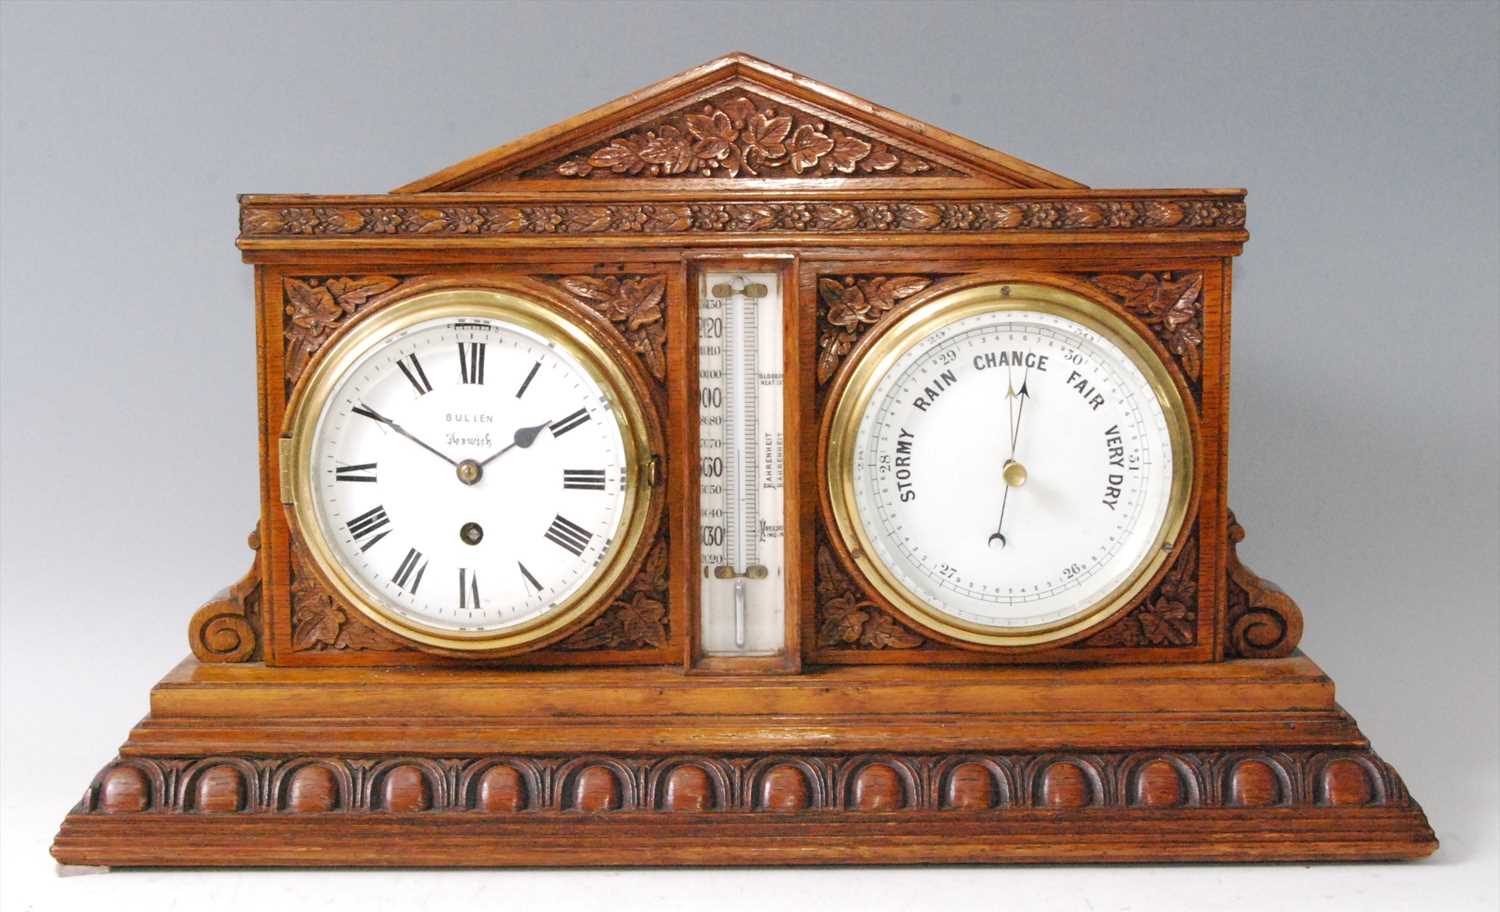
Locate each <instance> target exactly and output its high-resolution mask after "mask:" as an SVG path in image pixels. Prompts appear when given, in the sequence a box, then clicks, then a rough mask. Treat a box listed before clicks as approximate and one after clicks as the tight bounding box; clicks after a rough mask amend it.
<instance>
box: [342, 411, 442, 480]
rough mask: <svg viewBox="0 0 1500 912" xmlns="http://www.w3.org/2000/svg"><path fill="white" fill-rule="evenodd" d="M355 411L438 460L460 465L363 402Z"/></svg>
mask: <svg viewBox="0 0 1500 912" xmlns="http://www.w3.org/2000/svg"><path fill="white" fill-rule="evenodd" d="M354 411H355V412H357V413H359V414H361V415H364V416H365V417H366V418H371V419H374V420H375V421H379V422H380V423H381V424H383V425H385V426H386V427H388V428H390V429H391V430H393V431H395V432H396V433H398V434H400V435H401V436H402V437H405V438H406V439H407V440H410V441H411V442H412V443H415V444H416V445H417V446H419V447H421V448H422V449H424V450H426V451H427V452H429V453H431V454H432V455H434V456H436V457H437V458H439V459H441V460H442V461H444V462H446V463H448V464H449V465H451V466H456V465H458V463H457V462H456V461H454V459H453V458H452V457H451V456H449V455H448V454H446V453H444V452H443V451H442V450H438V449H435V448H433V447H431V446H428V445H427V444H426V443H423V442H422V441H421V440H420V439H418V438H417V436H416V435H415V434H413V433H412V432H411V431H408V430H407V429H406V428H404V427H402V426H401V425H399V424H397V423H396V422H394V421H392V420H391V419H389V418H387V417H385V416H384V415H382V414H380V413H379V412H377V411H375V410H374V409H372V408H370V407H369V406H368V405H366V404H364V403H363V402H361V403H360V404H359V405H356V406H355V407H354Z"/></svg>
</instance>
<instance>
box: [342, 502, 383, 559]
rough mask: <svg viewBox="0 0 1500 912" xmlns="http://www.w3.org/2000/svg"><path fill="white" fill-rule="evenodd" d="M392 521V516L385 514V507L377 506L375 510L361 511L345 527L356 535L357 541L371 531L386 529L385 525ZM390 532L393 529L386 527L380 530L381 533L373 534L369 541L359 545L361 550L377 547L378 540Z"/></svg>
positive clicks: (351, 533)
mask: <svg viewBox="0 0 1500 912" xmlns="http://www.w3.org/2000/svg"><path fill="white" fill-rule="evenodd" d="M390 523H391V518H390V517H389V516H386V515H385V507H376V508H375V509H373V510H369V511H367V512H365V513H361V514H359V515H358V516H356V517H354V518H353V519H351V520H349V522H348V523H347V524H346V526H345V528H347V529H348V530H349V534H350V535H352V536H354V540H355V541H359V540H360V539H363V538H364V537H365V536H367V535H371V533H374V532H376V531H377V530H380V529H385V527H386V526H388V525H390ZM389 534H391V530H390V529H385V531H383V532H380V534H379V535H371V538H370V539H369V540H368V541H366V542H364V544H362V545H360V546H359V550H361V551H368V550H370V549H371V548H373V547H375V543H376V542H378V541H380V540H381V539H382V538H385V537H386V536H387V535H389Z"/></svg>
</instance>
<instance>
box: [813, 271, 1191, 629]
mask: <svg viewBox="0 0 1500 912" xmlns="http://www.w3.org/2000/svg"><path fill="white" fill-rule="evenodd" d="M1187 429H1188V425H1187V419H1186V413H1185V410H1184V405H1183V400H1182V398H1181V396H1180V394H1179V393H1178V390H1177V387H1176V385H1175V383H1174V382H1173V380H1172V378H1171V375H1170V374H1169V373H1168V371H1167V370H1166V368H1165V367H1164V365H1163V364H1162V363H1161V361H1160V360H1159V359H1158V358H1157V357H1156V355H1155V354H1154V352H1153V351H1152V349H1151V348H1150V347H1149V346H1148V345H1146V344H1145V343H1144V342H1143V340H1142V339H1141V338H1140V337H1139V336H1138V335H1137V334H1136V333H1135V331H1134V330H1133V329H1132V328H1130V326H1129V325H1128V324H1126V323H1125V322H1124V321H1123V320H1121V319H1120V318H1118V317H1116V316H1114V315H1113V314H1111V313H1110V312H1109V311H1108V310H1107V309H1106V308H1104V307H1103V306H1101V305H1099V304H1096V303H1094V302H1091V301H1089V300H1087V299H1085V298H1082V297H1080V296H1078V295H1074V294H1071V293H1068V292H1064V291H1062V290H1060V289H1055V288H1045V287H1040V286H1027V285H1019V284H1017V285H1006V286H1000V285H993V286H985V287H980V288H973V289H968V290H966V291H961V292H957V293H955V294H953V295H950V296H948V297H945V298H940V299H937V300H935V301H933V302H931V303H929V304H928V305H925V306H923V307H921V308H918V309H917V310H915V311H913V312H912V313H910V314H908V315H907V316H906V317H905V318H903V319H902V320H901V321H900V322H899V323H898V324H897V325H895V326H893V327H892V328H891V329H890V330H889V331H888V332H886V333H885V334H884V335H883V336H882V337H881V338H880V339H879V340H877V342H876V344H875V345H874V346H873V347H872V349H871V350H869V351H867V352H866V353H865V354H864V356H863V358H862V359H861V361H860V363H859V365H858V367H857V368H856V369H855V371H854V373H853V374H852V375H851V377H850V380H849V382H848V384H847V385H846V387H845V391H844V393H843V395H842V396H841V398H840V400H839V404H838V406H837V408H836V410H835V414H834V417H833V421H832V425H831V429H830V438H829V473H830V474H829V480H830V501H831V504H832V506H833V510H834V514H835V520H836V523H837V525H838V526H839V530H840V532H841V533H842V534H843V536H844V539H845V542H846V544H848V546H849V550H850V553H851V554H852V555H853V556H854V557H855V560H856V562H857V563H858V564H860V565H861V568H862V569H863V570H865V572H866V576H867V577H868V578H869V579H870V580H871V582H872V583H874V584H875V586H876V587H877V588H878V589H880V590H881V591H882V592H883V593H884V594H886V595H887V596H888V597H889V598H890V599H891V601H892V603H893V604H894V605H895V606H896V607H897V608H898V609H900V610H902V611H903V612H905V613H906V614H907V615H909V616H910V617H911V618H912V619H913V620H915V621H917V622H918V623H920V624H922V625H924V626H926V627H929V628H931V629H935V630H937V631H939V632H940V633H943V634H946V635H948V636H949V637H952V638H955V639H959V640H963V641H968V642H974V643H980V644H985V645H993V646H1007V645H1011V646H1014V645H1030V644H1035V643H1045V642H1053V641H1056V640H1058V639H1062V638H1065V637H1068V636H1070V635H1072V634H1074V633H1077V632H1079V631H1081V630H1084V629H1086V628H1088V627H1090V626H1092V625H1094V624H1096V623H1098V622H1101V621H1103V620H1104V619H1105V618H1107V617H1108V616H1110V615H1112V614H1113V613H1114V612H1116V611H1117V610H1119V609H1120V608H1123V607H1124V606H1125V605H1126V604H1127V603H1128V602H1129V601H1130V599H1131V598H1132V597H1133V596H1135V595H1137V594H1138V593H1139V591H1140V589H1141V587H1143V586H1144V585H1145V583H1146V582H1148V581H1149V578H1150V577H1151V575H1152V574H1153V573H1154V571H1155V570H1157V569H1158V568H1159V567H1160V566H1161V564H1162V563H1163V562H1164V561H1165V559H1166V557H1167V555H1168V554H1169V553H1170V552H1171V550H1172V549H1173V547H1174V545H1175V543H1176V539H1177V537H1178V535H1179V534H1180V532H1181V529H1182V524H1183V519H1184V516H1185V515H1186V511H1187V504H1188V497H1189V493H1190V488H1191V465H1192V453H1191V438H1190V435H1189V433H1188V430H1187Z"/></svg>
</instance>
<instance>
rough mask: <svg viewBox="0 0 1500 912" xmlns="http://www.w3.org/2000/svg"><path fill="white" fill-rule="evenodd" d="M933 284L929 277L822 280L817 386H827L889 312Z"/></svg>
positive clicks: (819, 292) (819, 294)
mask: <svg viewBox="0 0 1500 912" xmlns="http://www.w3.org/2000/svg"><path fill="white" fill-rule="evenodd" d="M931 284H932V277H931V276H916V275H905V276H866V277H855V276H842V277H840V276H822V277H820V278H819V279H818V300H819V301H820V302H821V303H822V311H823V313H822V318H823V326H822V327H821V329H822V331H821V332H820V333H819V336H818V383H819V384H823V383H827V382H828V381H829V380H830V379H832V378H833V375H834V374H835V373H836V372H837V371H838V368H839V365H840V364H841V363H843V360H844V356H845V355H847V354H849V351H850V350H851V349H852V348H854V343H856V342H858V341H859V337H860V336H861V335H862V334H863V333H864V331H865V330H866V329H868V328H869V327H871V326H873V325H874V324H876V323H878V322H879V321H880V318H881V317H883V316H885V315H886V313H888V312H889V311H890V310H891V308H893V307H895V306H896V305H897V304H899V303H900V302H901V301H903V300H904V299H906V298H909V297H911V296H912V295H914V294H916V293H917V292H919V291H921V290H922V289H924V288H926V287H927V286H928V285H931Z"/></svg>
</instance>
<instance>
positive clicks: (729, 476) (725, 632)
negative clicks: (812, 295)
mask: <svg viewBox="0 0 1500 912" xmlns="http://www.w3.org/2000/svg"><path fill="white" fill-rule="evenodd" d="M783 386H784V381H783V364H782V286H781V275H780V274H779V273H771V272H766V273H758V272H757V273H751V272H707V273H704V274H703V275H702V276H701V284H700V286H699V289H698V407H699V411H698V422H699V428H698V439H699V452H698V456H699V464H698V477H699V499H698V502H699V514H700V515H699V537H698V540H699V549H700V550H699V564H700V566H701V571H700V574H699V584H700V589H699V616H700V618H701V626H702V630H701V633H702V646H703V652H704V654H705V655H718V656H763V655H776V654H778V653H780V652H782V651H783V650H784V648H785V623H784V618H785V610H786V600H785V592H786V579H785V570H784V568H785V563H786V551H785V538H786V531H785V526H784V523H785V519H784V512H783V509H782V505H783V502H784V492H785V473H784V471H783V467H784V458H783V457H784V442H785V432H784V426H783V413H784V406H783V401H782V389H783Z"/></svg>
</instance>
